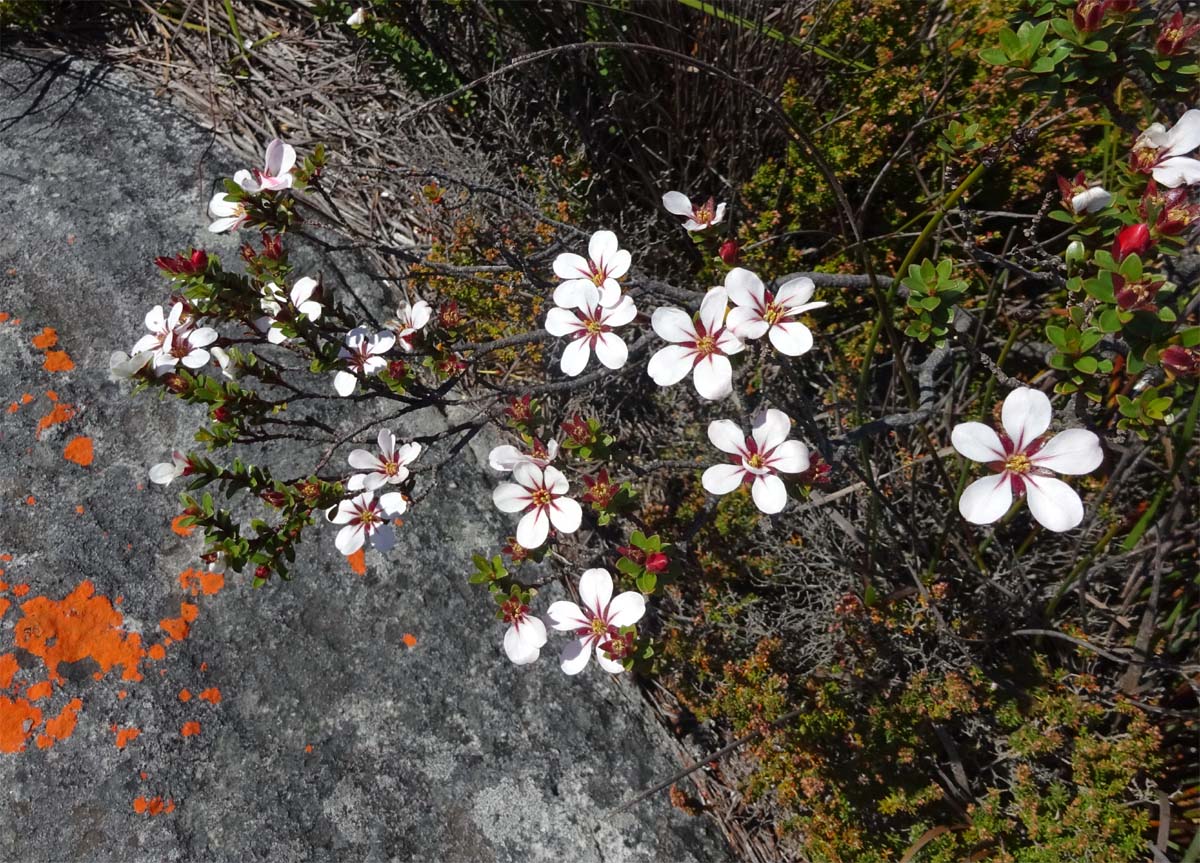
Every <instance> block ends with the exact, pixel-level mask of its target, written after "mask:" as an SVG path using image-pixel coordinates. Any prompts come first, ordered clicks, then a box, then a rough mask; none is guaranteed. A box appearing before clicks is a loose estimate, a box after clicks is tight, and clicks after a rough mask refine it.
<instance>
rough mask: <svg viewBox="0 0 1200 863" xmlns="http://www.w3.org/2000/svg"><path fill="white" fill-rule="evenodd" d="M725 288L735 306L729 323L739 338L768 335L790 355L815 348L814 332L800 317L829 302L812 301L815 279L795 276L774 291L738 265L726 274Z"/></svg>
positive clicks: (777, 347)
mask: <svg viewBox="0 0 1200 863" xmlns="http://www.w3.org/2000/svg"><path fill="white" fill-rule="evenodd" d="M725 290H726V292H727V293H728V294H729V300H730V302H732V303H733V305H734V307H733V308H732V309H730V310H729V317H728V318H727V319H726V321H725V323H726V325H727V326H728V327H729V328H730V329H731V330H733V332H734V335H736V336H737V337H738V338H740V339H745V340H749V339H761V338H762V337H763V336H766V337H767V338H769V339H770V340H771V345H772V346H773V347H774V348H775V350H777V351H779V352H780V353H781V354H786V355H787V356H789V357H798V356H800V355H801V354H804V353H807V352H808V351H810V350H812V346H813V336H812V332H811V331H810V330H809V329H808V327H806V326H805V325H804V324H802V323H800V321H799V319H798V318H799V316H800V315H802V314H804V313H805V312H811V311H812V310H813V309H820V308H823V307H825V306H827V305H829V304H828V303H822V302H817V303H812V302H809V300H811V299H812V295H813V291H815V290H816V286H815V285H814V284H813V280H812V279H810V278H808V277H806V276H800V277H799V278H796V279H791V280H790V281H787V282H784V283H783V284H782V285H781V286H780V287H779V290H778V291H777V292H775V293H772V292H771V291H768V290H767V288H766V286H765V285H763V283H762V279H760V278H759V277H758V276H756V275H754V273H752V272H750V271H749V270H746V269H743V268H741V267H735V268H733V269H732V270H730V271H729V273H728V274H727V275H726V276H725Z"/></svg>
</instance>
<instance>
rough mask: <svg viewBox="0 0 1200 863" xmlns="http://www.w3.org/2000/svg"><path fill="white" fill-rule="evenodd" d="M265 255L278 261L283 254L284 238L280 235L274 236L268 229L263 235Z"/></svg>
mask: <svg viewBox="0 0 1200 863" xmlns="http://www.w3.org/2000/svg"><path fill="white" fill-rule="evenodd" d="M262 246H263V257H264V258H270V259H271V260H272V261H278V260H279V259H280V258H281V257H282V256H283V240H282V239H281V238H280V237H279V236H274V237H272V236H271V235H270V234H268V233H267V232H266V231H263V235H262Z"/></svg>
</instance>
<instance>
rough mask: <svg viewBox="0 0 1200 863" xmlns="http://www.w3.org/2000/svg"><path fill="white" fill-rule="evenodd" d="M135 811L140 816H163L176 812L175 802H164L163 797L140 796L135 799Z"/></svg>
mask: <svg viewBox="0 0 1200 863" xmlns="http://www.w3.org/2000/svg"><path fill="white" fill-rule="evenodd" d="M143 775H145V774H143ZM133 811H134V812H136V813H137V814H138V815H161V814H162V813H164V812H174V811H175V801H173V800H167V801H166V802H163V799H162V798H161V797H142V796H138V797H135V798H133Z"/></svg>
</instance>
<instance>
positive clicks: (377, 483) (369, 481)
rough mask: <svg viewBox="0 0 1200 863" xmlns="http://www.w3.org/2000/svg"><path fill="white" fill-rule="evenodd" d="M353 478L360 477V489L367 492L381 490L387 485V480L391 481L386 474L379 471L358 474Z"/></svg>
mask: <svg viewBox="0 0 1200 863" xmlns="http://www.w3.org/2000/svg"><path fill="white" fill-rule="evenodd" d="M355 476H361V477H362V478H363V479H362V485H361V488H364V489H366V490H367V491H375V490H376V489H381V488H383V487H384V486H385V485H387V483H388V480H389V479H391V477H389V476H388V475H387V474H386V473H383V472H380V471H377V472H374V473H360V474H355ZM347 488H349V486H347Z"/></svg>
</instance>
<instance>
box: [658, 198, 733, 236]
mask: <svg viewBox="0 0 1200 863" xmlns="http://www.w3.org/2000/svg"><path fill="white" fill-rule="evenodd" d="M713 200H714V199H713V198H709V199H708V200H707V201H705V202H704V203H703V204H701V205H700V206H698V207H694V206H692V201H691V199H690V198H688V196H687V195H685V194H683V192H667V193H666V194H665V195H663V196H662V203H663V206H664V207H666V209H667V212H668V213H674V214H675V215H676V216H683V217H685V218H686V220H687V221H685V222H684V223H683V227H684V228H685V229H687V230H688V231H703V230H704V229H705V228H707V227H710V226H711V225H717V224H720V222H721V220H722V219H724V218H725V205H724V204H717V205H716V206H713Z"/></svg>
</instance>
